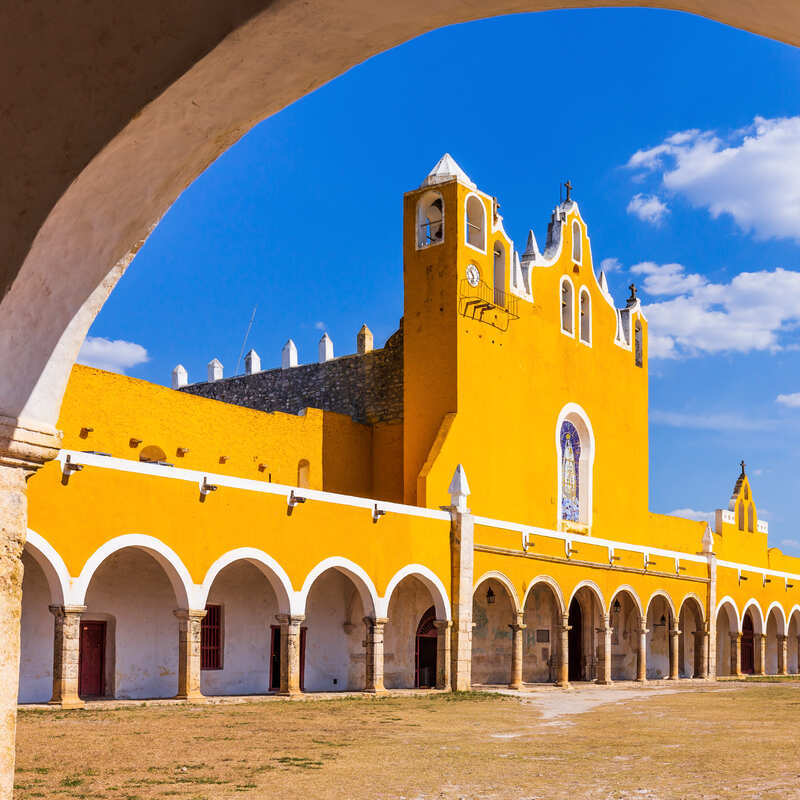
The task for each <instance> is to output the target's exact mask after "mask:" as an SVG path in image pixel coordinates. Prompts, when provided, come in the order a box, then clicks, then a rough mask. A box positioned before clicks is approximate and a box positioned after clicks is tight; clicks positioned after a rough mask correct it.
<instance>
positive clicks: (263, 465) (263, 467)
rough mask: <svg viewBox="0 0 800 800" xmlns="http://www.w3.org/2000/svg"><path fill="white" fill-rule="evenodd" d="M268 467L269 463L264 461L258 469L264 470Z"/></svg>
mask: <svg viewBox="0 0 800 800" xmlns="http://www.w3.org/2000/svg"><path fill="white" fill-rule="evenodd" d="M266 468H267V465H266V464H264V463H261V464H259V465H258V471H259V472H263V471H264V470H265V469H266Z"/></svg>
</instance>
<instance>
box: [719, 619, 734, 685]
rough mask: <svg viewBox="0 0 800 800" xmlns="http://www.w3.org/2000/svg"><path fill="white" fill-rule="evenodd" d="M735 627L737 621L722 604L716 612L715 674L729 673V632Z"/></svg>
mask: <svg viewBox="0 0 800 800" xmlns="http://www.w3.org/2000/svg"><path fill="white" fill-rule="evenodd" d="M736 629H737V621H736V620H734V619H733V618H732V615H731V614H729V612H728V609H727V607H726V606H723V607H722V608H721V609H720V610H719V614H717V675H730V674H731V633H732V632H734V631H735V630H736Z"/></svg>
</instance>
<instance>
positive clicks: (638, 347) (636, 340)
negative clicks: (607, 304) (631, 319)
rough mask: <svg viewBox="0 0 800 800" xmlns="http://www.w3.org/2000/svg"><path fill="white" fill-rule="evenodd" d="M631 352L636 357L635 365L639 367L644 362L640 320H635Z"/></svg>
mask: <svg viewBox="0 0 800 800" xmlns="http://www.w3.org/2000/svg"><path fill="white" fill-rule="evenodd" d="M633 353H634V358H635V359H636V366H637V367H641V366H642V364H643V363H644V344H643V342H642V322H641V320H638V319H637V320H636V326H635V328H634V334H633Z"/></svg>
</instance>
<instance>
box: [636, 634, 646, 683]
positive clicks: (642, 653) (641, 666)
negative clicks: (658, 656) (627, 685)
mask: <svg viewBox="0 0 800 800" xmlns="http://www.w3.org/2000/svg"><path fill="white" fill-rule="evenodd" d="M636 667H637V669H636V680H637V681H640V682H642V683H644V682H645V681H646V680H647V628H645V627H644V625H642V627H641V630H640V631H639V658H638V659H637V664H636Z"/></svg>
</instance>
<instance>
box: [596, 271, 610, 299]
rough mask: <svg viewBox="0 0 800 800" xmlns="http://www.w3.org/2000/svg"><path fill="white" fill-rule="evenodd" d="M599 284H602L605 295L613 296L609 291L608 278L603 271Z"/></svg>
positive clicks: (598, 280) (601, 287)
mask: <svg viewBox="0 0 800 800" xmlns="http://www.w3.org/2000/svg"><path fill="white" fill-rule="evenodd" d="M597 282H598V283H599V284H600V289H601V290H602V291H603V294H608V295H610V294H611V292H609V290H608V279H607V278H606V273H605V272H604V271H603V270H602V269H601V270H600V277H599V278H598V279H597Z"/></svg>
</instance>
